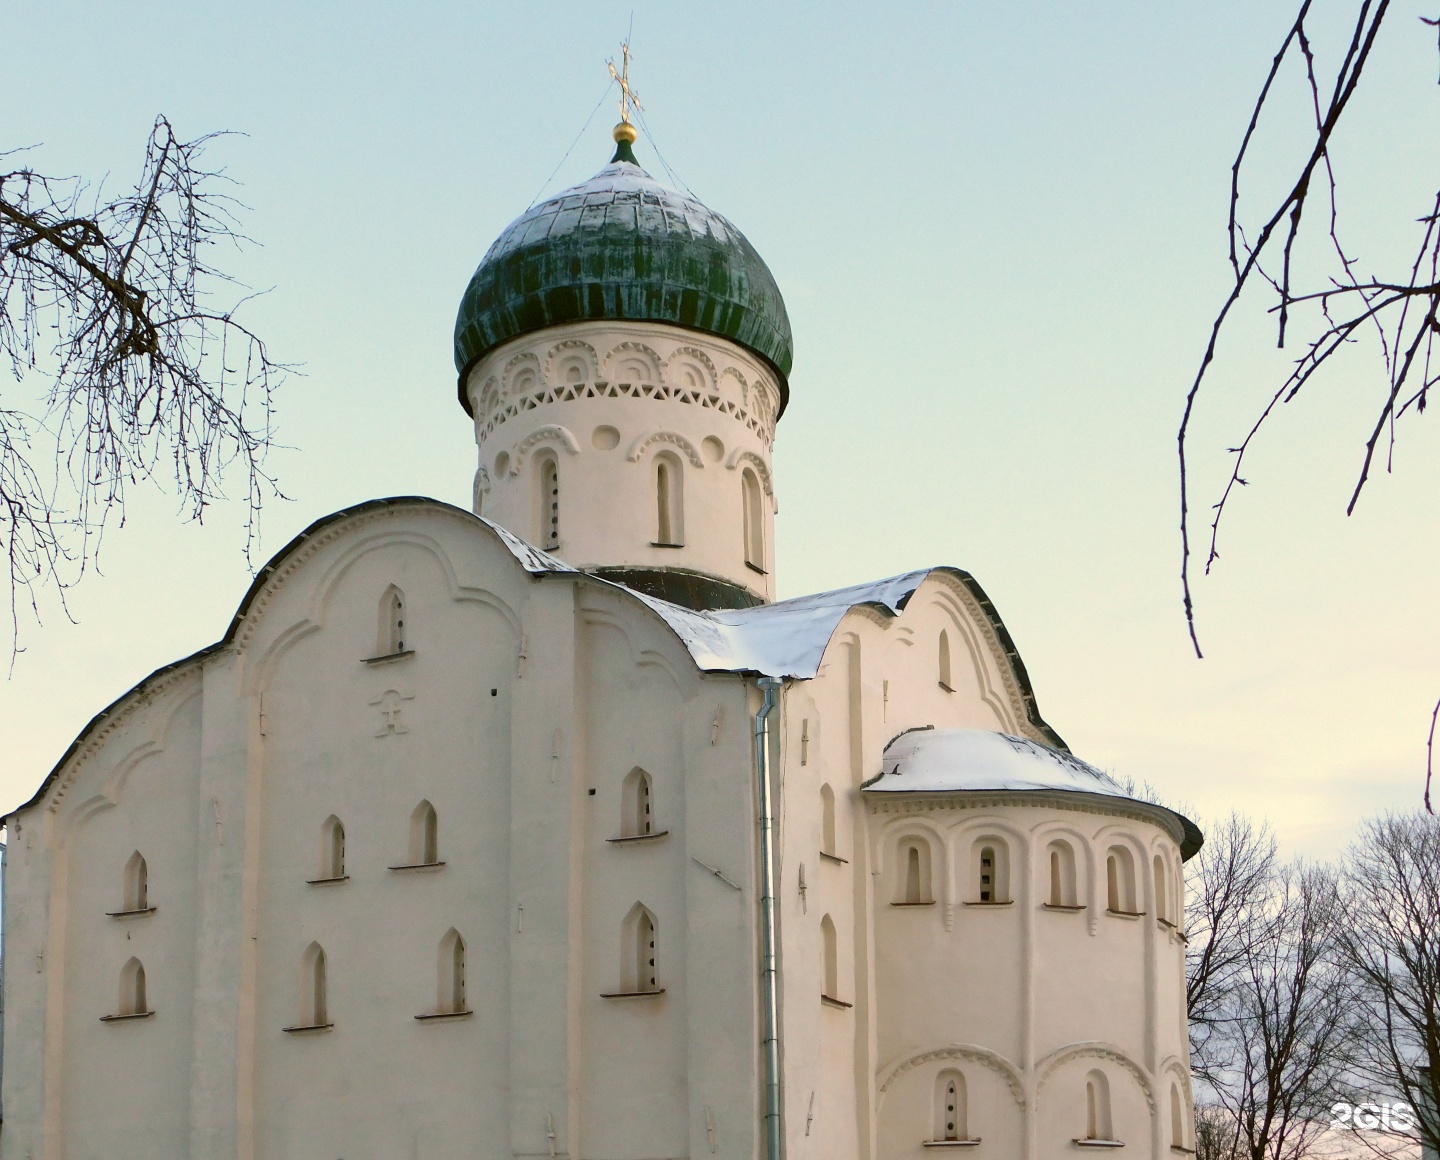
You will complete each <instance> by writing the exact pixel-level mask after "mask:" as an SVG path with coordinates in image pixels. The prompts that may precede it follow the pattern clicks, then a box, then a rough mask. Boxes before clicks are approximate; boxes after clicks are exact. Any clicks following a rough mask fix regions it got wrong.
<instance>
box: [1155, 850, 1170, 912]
mask: <svg viewBox="0 0 1440 1160" xmlns="http://www.w3.org/2000/svg"><path fill="white" fill-rule="evenodd" d="M1168 878H1169V875H1167V874H1166V873H1165V860H1164V859H1163V858H1161V857H1160V855H1159V854H1156V855H1155V916H1156V917H1157V918H1159V919H1160V920H1161V921H1163V922H1169V921H1170V900H1169V898H1167V897H1166V895H1167V894H1168V891H1167V890H1166V882H1167V880H1168Z"/></svg>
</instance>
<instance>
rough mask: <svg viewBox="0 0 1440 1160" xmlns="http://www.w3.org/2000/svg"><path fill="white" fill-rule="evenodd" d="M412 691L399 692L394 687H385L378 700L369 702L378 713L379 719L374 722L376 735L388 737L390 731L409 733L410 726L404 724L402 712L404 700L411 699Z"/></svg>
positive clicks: (413, 697) (412, 697) (413, 695)
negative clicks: (406, 692)
mask: <svg viewBox="0 0 1440 1160" xmlns="http://www.w3.org/2000/svg"><path fill="white" fill-rule="evenodd" d="M414 699H415V694H414V693H409V694H405V693H399V692H397V691H396V690H394V689H386V690H385V691H384V692H383V693H381V694H380V697H379V699H378V700H374V701H371V702H370V707H371V708H373V709H376V710H378V711H379V713H380V720H379V721H378V722H377V724H376V729H375V736H376V737H389V736H390V735H391V734H392V733H409V732H410V727H409V726H408V725H406V724H405V721H404V718H403V716H402V714H403V713H404V709H405V702H406V701H413V700H414Z"/></svg>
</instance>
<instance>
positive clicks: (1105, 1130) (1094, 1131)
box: [1074, 1068, 1124, 1148]
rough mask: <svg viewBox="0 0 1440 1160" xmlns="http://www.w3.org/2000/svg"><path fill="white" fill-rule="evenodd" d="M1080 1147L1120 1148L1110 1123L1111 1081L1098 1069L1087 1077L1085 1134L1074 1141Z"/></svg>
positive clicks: (1120, 1143) (1121, 1144)
mask: <svg viewBox="0 0 1440 1160" xmlns="http://www.w3.org/2000/svg"><path fill="white" fill-rule="evenodd" d="M1074 1143H1076V1144H1078V1145H1079V1146H1080V1147H1082V1148H1084V1147H1090V1148H1118V1147H1124V1145H1123V1143H1122V1142H1121V1141H1119V1140H1117V1139H1115V1132H1114V1129H1113V1128H1112V1127H1111V1121H1110V1081H1109V1080H1108V1079H1106V1078H1105V1073H1104V1072H1103V1071H1100V1070H1099V1069H1098V1068H1097V1069H1096V1070H1094V1071H1092V1072H1090V1073H1089V1074H1088V1075H1087V1076H1086V1077H1085V1134H1084V1135H1083V1136H1079V1137H1077V1138H1076V1139H1075V1140H1074Z"/></svg>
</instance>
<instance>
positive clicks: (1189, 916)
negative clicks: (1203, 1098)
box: [1185, 814, 1276, 1082]
mask: <svg viewBox="0 0 1440 1160" xmlns="http://www.w3.org/2000/svg"><path fill="white" fill-rule="evenodd" d="M1275 856H1276V843H1275V835H1274V834H1273V833H1272V832H1271V831H1270V828H1269V826H1267V825H1265V824H1264V823H1261V824H1260V825H1258V826H1257V825H1256V824H1255V823H1254V822H1252V821H1251V820H1250V819H1249V818H1246V817H1243V816H1242V815H1240V814H1231V815H1230V816H1229V817H1228V818H1226V819H1225V820H1223V821H1221V822H1217V823H1216V824H1215V825H1213V826H1208V827H1206V834H1205V844H1204V845H1203V846H1202V847H1200V853H1199V854H1197V855H1196V856H1195V858H1194V859H1193V860H1192V861H1191V862H1190V864H1189V865H1188V866H1187V867H1186V890H1187V893H1188V895H1189V897H1188V898H1187V899H1186V903H1185V918H1186V924H1187V930H1186V932H1185V933H1186V939H1187V943H1186V949H1185V991H1186V994H1185V998H1186V1008H1187V1011H1188V1013H1189V1018H1190V1054H1191V1059H1192V1066H1193V1068H1194V1071H1195V1075H1196V1077H1197V1078H1198V1079H1201V1080H1203V1081H1207V1082H1208V1081H1209V1080H1210V1078H1211V1077H1210V1074H1209V1069H1210V1067H1211V1066H1212V1064H1214V1063H1216V1062H1218V1060H1219V1059H1221V1058H1223V1056H1224V1054H1225V1052H1224V1048H1223V1047H1222V1043H1223V1036H1224V1034H1225V1033H1226V1031H1227V1030H1228V1026H1229V1011H1230V1009H1231V1007H1232V1005H1233V1003H1232V1001H1233V998H1234V994H1235V992H1236V990H1237V989H1238V988H1239V987H1240V986H1241V985H1242V984H1243V982H1244V978H1245V970H1246V963H1247V962H1248V961H1249V958H1250V955H1251V951H1252V948H1253V946H1254V944H1255V943H1256V941H1257V940H1258V939H1259V938H1260V937H1261V934H1262V932H1263V926H1264V922H1263V917H1264V909H1265V905H1266V903H1267V902H1268V900H1269V896H1270V888H1271V884H1272V881H1273V879H1274V877H1275ZM1217 1037H1219V1038H1217ZM1212 1042H1213V1043H1214V1050H1213V1051H1212V1048H1211V1045H1212Z"/></svg>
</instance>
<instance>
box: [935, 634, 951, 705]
mask: <svg viewBox="0 0 1440 1160" xmlns="http://www.w3.org/2000/svg"><path fill="white" fill-rule="evenodd" d="M937 651H938V653H939V657H938V661H939V665H938V668H939V684H940V687H941V688H942V689H944V690H945V691H946V692H947V693H953V692H954V691H955V682H954V680H953V679H952V677H951V674H950V634H949V633H948V632H946V631H945V630H944V629H943V628H942V629H941V630H940V641H939V646H938V650H937Z"/></svg>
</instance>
